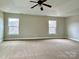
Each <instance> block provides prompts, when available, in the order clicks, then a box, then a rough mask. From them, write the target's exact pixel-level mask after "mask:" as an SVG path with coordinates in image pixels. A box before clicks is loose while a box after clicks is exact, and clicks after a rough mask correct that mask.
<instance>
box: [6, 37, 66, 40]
mask: <svg viewBox="0 0 79 59" xmlns="http://www.w3.org/2000/svg"><path fill="white" fill-rule="evenodd" d="M28 39H29V40H30V39H31V40H32V39H34V40H35V39H66V38H53V37H31V38H8V39H5V40H28Z"/></svg>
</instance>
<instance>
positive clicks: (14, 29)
mask: <svg viewBox="0 0 79 59" xmlns="http://www.w3.org/2000/svg"><path fill="white" fill-rule="evenodd" d="M9 34H10V35H11V34H12V35H15V34H19V29H18V27H9Z"/></svg>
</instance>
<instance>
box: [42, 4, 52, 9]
mask: <svg viewBox="0 0 79 59" xmlns="http://www.w3.org/2000/svg"><path fill="white" fill-rule="evenodd" d="M43 5H44V6H47V7H50V8H51V7H52V6H51V5H48V4H45V3H43Z"/></svg>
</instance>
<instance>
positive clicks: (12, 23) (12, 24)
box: [8, 18, 19, 35]
mask: <svg viewBox="0 0 79 59" xmlns="http://www.w3.org/2000/svg"><path fill="white" fill-rule="evenodd" d="M8 28H9V32H8V34H10V35H16V34H19V19H18V18H9V19H8Z"/></svg>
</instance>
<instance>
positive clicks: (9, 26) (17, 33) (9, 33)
mask: <svg viewBox="0 0 79 59" xmlns="http://www.w3.org/2000/svg"><path fill="white" fill-rule="evenodd" d="M10 19H12V20H13V19H14V20H17V22H18V25H13V26H12V25H10V24H9V23H10V22H9V21H10ZM19 23H20V22H19V18H15V17H14V18H13V17H9V18H8V35H19V31H20V29H19ZM11 27H12V28H13V27H17V32H16V33H11V32H10V28H11Z"/></svg>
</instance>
